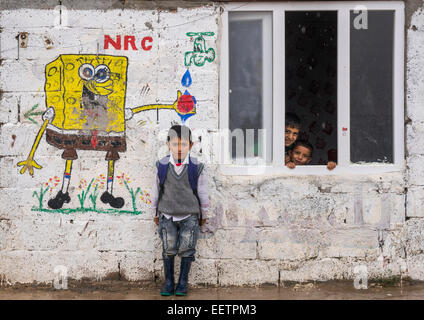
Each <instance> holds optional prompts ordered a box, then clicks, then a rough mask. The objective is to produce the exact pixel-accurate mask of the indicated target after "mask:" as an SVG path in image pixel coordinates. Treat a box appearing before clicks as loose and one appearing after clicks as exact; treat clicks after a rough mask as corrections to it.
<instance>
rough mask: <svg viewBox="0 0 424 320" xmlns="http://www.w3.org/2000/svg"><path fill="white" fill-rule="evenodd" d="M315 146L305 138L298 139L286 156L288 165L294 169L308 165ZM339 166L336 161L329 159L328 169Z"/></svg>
mask: <svg viewBox="0 0 424 320" xmlns="http://www.w3.org/2000/svg"><path fill="white" fill-rule="evenodd" d="M313 151H314V147H313V146H312V145H311V144H310V143H309V142H308V141H305V140H297V141H296V142H294V143H293V146H292V147H291V148H290V150H289V151H288V157H286V166H287V167H289V168H290V169H294V168H295V167H296V166H302V165H307V164H309V163H310V162H311V160H312V153H313ZM336 166H337V163H336V162H334V161H328V163H327V169H328V170H333V169H334V168H335V167H336Z"/></svg>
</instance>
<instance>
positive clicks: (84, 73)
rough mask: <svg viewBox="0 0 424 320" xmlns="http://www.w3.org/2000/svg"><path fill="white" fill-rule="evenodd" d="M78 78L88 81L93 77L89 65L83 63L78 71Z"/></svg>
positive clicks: (92, 71)
mask: <svg viewBox="0 0 424 320" xmlns="http://www.w3.org/2000/svg"><path fill="white" fill-rule="evenodd" d="M78 73H79V76H80V77H81V78H82V79H84V80H90V79H91V78H92V77H93V76H94V67H93V66H92V65H91V64H89V63H84V64H83V65H82V66H81V67H80V68H79V70H78Z"/></svg>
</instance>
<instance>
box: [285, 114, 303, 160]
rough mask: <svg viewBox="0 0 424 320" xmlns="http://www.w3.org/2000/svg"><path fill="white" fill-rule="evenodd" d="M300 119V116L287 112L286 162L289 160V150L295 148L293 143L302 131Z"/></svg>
mask: <svg viewBox="0 0 424 320" xmlns="http://www.w3.org/2000/svg"><path fill="white" fill-rule="evenodd" d="M300 127H301V125H300V119H299V117H298V116H297V115H296V114H294V113H292V112H287V114H286V127H285V140H284V142H285V162H286V163H287V162H288V161H289V154H288V152H289V150H292V149H293V145H294V143H295V142H296V140H297V138H298V137H299V131H300Z"/></svg>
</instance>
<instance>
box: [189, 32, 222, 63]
mask: <svg viewBox="0 0 424 320" xmlns="http://www.w3.org/2000/svg"><path fill="white" fill-rule="evenodd" d="M214 34H215V33H213V32H187V33H186V35H187V36H189V37H196V38H195V39H194V44H193V51H188V52H186V53H185V56H184V64H185V66H186V67H188V66H190V65H191V64H192V63H194V65H195V66H197V67H201V66H203V65H204V64H205V62H206V61H208V62H212V61H214V60H215V50H214V49H212V48H209V49H206V41H205V38H203V36H213V35H214Z"/></svg>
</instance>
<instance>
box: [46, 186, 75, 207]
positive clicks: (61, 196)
mask: <svg viewBox="0 0 424 320" xmlns="http://www.w3.org/2000/svg"><path fill="white" fill-rule="evenodd" d="M69 201H71V197H70V196H69V193H68V192H66V193H62V190H60V191H59V192H58V194H57V195H56V197H54V198H53V199H50V200H49V201H48V202H47V204H48V205H49V207H50V208H52V209H60V208H62V206H63V203H64V202H66V203H69Z"/></svg>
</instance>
